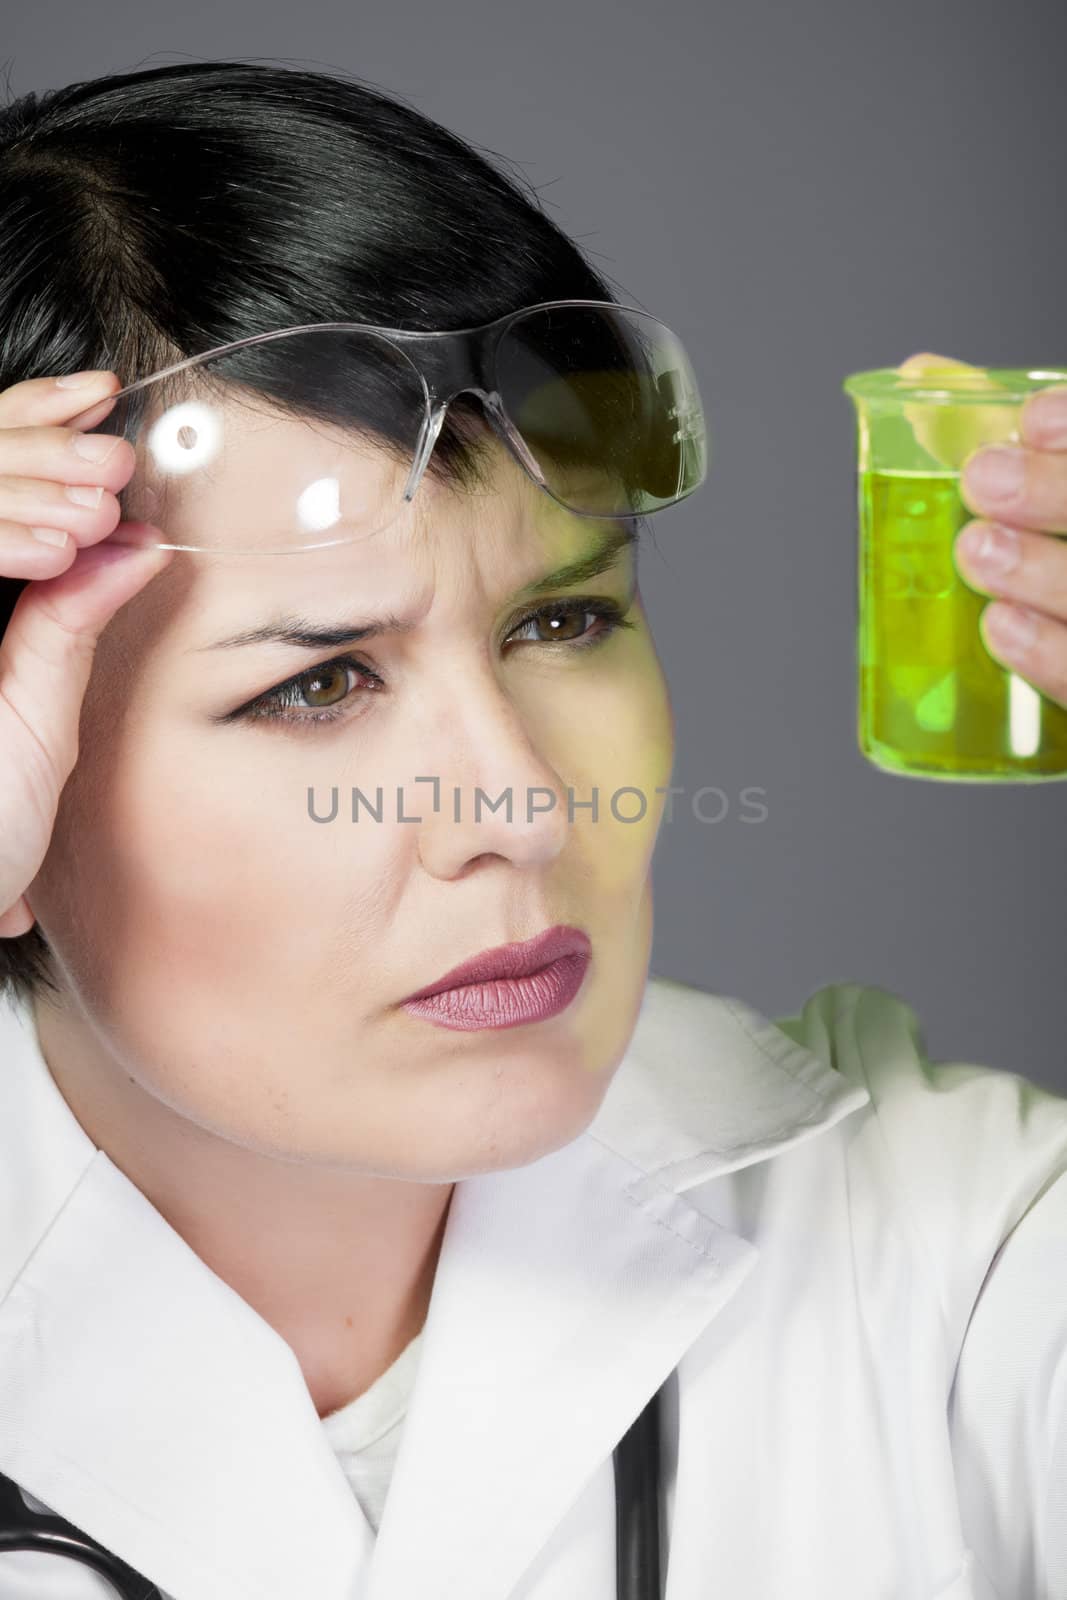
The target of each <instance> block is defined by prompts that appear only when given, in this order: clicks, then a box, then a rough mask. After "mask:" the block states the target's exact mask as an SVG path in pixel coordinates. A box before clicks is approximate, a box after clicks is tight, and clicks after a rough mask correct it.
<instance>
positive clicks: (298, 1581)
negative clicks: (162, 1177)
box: [0, 1006, 374, 1600]
mask: <svg viewBox="0 0 1067 1600" xmlns="http://www.w3.org/2000/svg"><path fill="white" fill-rule="evenodd" d="M0 1038H2V1040H3V1046H4V1049H3V1053H2V1054H3V1059H2V1060H0V1068H2V1072H0V1115H2V1121H0V1145H2V1150H0V1156H2V1174H3V1175H2V1178H0V1200H2V1211H0V1216H2V1218H3V1226H2V1227H0V1234H2V1235H3V1244H2V1246H0V1268H8V1269H9V1268H10V1267H11V1266H12V1264H13V1261H12V1242H13V1239H14V1238H15V1237H16V1236H17V1235H20V1236H21V1237H22V1238H23V1240H24V1243H25V1248H24V1250H23V1254H24V1255H25V1253H26V1250H28V1249H29V1248H30V1243H29V1239H28V1237H27V1230H29V1229H31V1228H32V1229H36V1228H38V1227H41V1226H46V1231H45V1232H44V1234H43V1237H41V1238H40V1240H39V1242H38V1243H37V1245H36V1248H35V1249H33V1250H32V1253H31V1254H30V1255H29V1259H28V1261H26V1262H25V1264H24V1265H22V1266H21V1270H19V1271H18V1272H17V1276H16V1277H15V1281H14V1282H13V1283H12V1284H11V1287H10V1288H9V1289H8V1292H7V1294H6V1296H5V1298H4V1299H3V1302H2V1304H0V1471H3V1472H4V1473H6V1474H7V1476H8V1477H10V1478H13V1479H14V1480H15V1481H16V1482H17V1483H19V1484H20V1485H21V1486H22V1487H23V1488H25V1489H27V1490H28V1491H29V1492H30V1493H31V1494H32V1495H34V1496H35V1497H36V1498H37V1499H39V1500H41V1501H43V1502H44V1503H45V1505H47V1506H48V1507H50V1508H51V1509H52V1510H53V1511H55V1512H57V1513H58V1514H59V1515H60V1516H62V1517H65V1518H66V1519H67V1520H68V1521H70V1522H73V1523H74V1524H75V1525H76V1526H77V1527H79V1528H81V1529H83V1530H84V1531H85V1532H86V1533H88V1534H90V1535H91V1536H92V1537H93V1538H95V1539H98V1540H100V1541H101V1542H102V1543H103V1544H104V1545H106V1546H107V1548H108V1549H110V1550H113V1551H115V1552H116V1553H117V1554H118V1555H120V1556H121V1557H122V1558H123V1559H124V1560H125V1561H127V1562H129V1563H130V1565H131V1566H133V1567H134V1568H135V1569H136V1570H138V1571H139V1572H141V1573H143V1574H144V1575H145V1576H146V1577H147V1578H150V1579H151V1580H152V1581H153V1582H155V1583H156V1584H158V1585H159V1586H160V1587H161V1588H162V1589H163V1590H164V1591H165V1593H167V1594H168V1595H176V1596H179V1597H184V1596H186V1595H195V1596H198V1597H199V1596H204V1597H205V1600H294V1597H296V1596H303V1595H313V1596H314V1597H315V1600H357V1597H359V1600H361V1597H362V1594H363V1592H364V1587H363V1586H364V1583H365V1578H366V1571H367V1564H368V1561H369V1558H370V1554H371V1551H372V1548H373V1542H374V1539H373V1532H372V1530H371V1528H370V1525H369V1524H368V1523H367V1521H366V1518H365V1517H364V1515H363V1513H362V1511H361V1510H360V1509H359V1507H358V1505H357V1504H356V1502H355V1500H354V1499H353V1496H352V1493H351V1490H350V1489H349V1486H348V1484H347V1482H346V1480H345V1477H344V1474H343V1472H342V1471H341V1468H340V1465H339V1463H338V1462H337V1460H336V1458H335V1457H334V1455H333V1453H332V1451H331V1450H330V1448H329V1445H328V1442H327V1440H326V1438H325V1435H324V1433H323V1431H322V1426H321V1423H320V1421H319V1418H318V1416H317V1414H316V1411H315V1407H314V1404H313V1402H312V1400H311V1396H310V1394H309V1391H308V1389H307V1385H306V1383H305V1381H304V1377H303V1374H302V1372H301V1370H300V1367H299V1364H298V1362H297V1360H296V1357H295V1356H294V1354H293V1352H292V1350H291V1348H290V1347H289V1345H288V1344H287V1343H286V1342H285V1341H284V1340H283V1339H282V1338H281V1337H280V1335H279V1334H277V1333H276V1332H275V1331H274V1329H273V1328H272V1327H271V1326H270V1325H269V1324H268V1323H267V1322H266V1321H265V1320H264V1319H263V1318H261V1317H260V1316H259V1315H258V1314H257V1313H256V1312H255V1311H254V1310H253V1309H252V1308H251V1307H250V1306H249V1305H248V1304H247V1303H246V1302H245V1301H244V1300H242V1299H241V1297H240V1296H239V1295H237V1294H236V1293H235V1292H234V1291H233V1290H231V1289H230V1288H229V1286H228V1285H227V1284H226V1283H224V1282H223V1281H222V1279H220V1278H218V1277H217V1276H216V1275H215V1274H214V1273H213V1272H212V1271H211V1270H210V1268H208V1267H207V1266H206V1265H205V1264H204V1263H203V1262H202V1261H201V1260H200V1258H199V1257H198V1256H197V1255H196V1254H195V1252H194V1251H193V1250H191V1249H190V1248H189V1246H188V1245H186V1243H185V1241H184V1240H183V1239H182V1238H181V1236H180V1235H179V1234H178V1233H177V1232H175V1230H174V1229H172V1228H171V1227H170V1225H169V1224H168V1223H167V1222H166V1221H165V1219H164V1218H163V1217H162V1216H161V1215H160V1213H159V1212H158V1211H157V1210H156V1209H155V1207H154V1206H153V1205H152V1204H151V1203H150V1202H149V1201H148V1200H147V1199H146V1198H145V1197H144V1195H142V1193H141V1192H140V1190H139V1189H137V1188H136V1187H135V1186H134V1185H133V1184H132V1183H130V1181H129V1180H128V1179H127V1178H126V1177H125V1175H124V1174H123V1173H122V1172H121V1171H120V1170H119V1169H118V1168H117V1167H116V1166H114V1164H113V1163H112V1162H111V1161H110V1160H109V1159H108V1157H107V1155H106V1154H105V1153H104V1152H103V1151H98V1150H96V1149H95V1147H94V1146H93V1145H92V1143H91V1141H90V1140H89V1139H88V1138H87V1136H86V1135H85V1133H84V1131H83V1130H82V1129H81V1128H80V1126H79V1125H78V1123H77V1122H76V1120H75V1119H74V1117H73V1115H72V1113H71V1112H70V1110H69V1108H68V1107H67V1106H66V1102H65V1101H64V1100H63V1099H62V1097H61V1096H60V1094H59V1091H58V1089H57V1088H56V1085H55V1083H54V1081H53V1080H52V1078H51V1077H50V1075H49V1074H48V1073H47V1069H45V1068H43V1064H42V1063H41V1058H40V1056H39V1053H38V1051H37V1046H36V1041H35V1038H34V1037H33V1036H32V1034H31V1032H30V1031H29V1030H28V1028H27V1026H26V1024H25V1022H24V1023H23V1025H22V1027H21V1028H19V1027H17V1026H13V1019H12V1017H11V1014H10V1013H9V1012H8V1011H7V1010H6V1009H5V1008H4V1007H2V1006H0ZM16 1130H21V1131H25V1130H30V1131H31V1134H32V1137H31V1139H30V1140H29V1141H27V1140H26V1139H24V1138H21V1137H19V1136H17V1134H16ZM50 1157H51V1158H52V1159H51V1160H50V1159H49V1158H50ZM71 1185H72V1187H71ZM65 1186H66V1187H68V1188H69V1193H68V1194H67V1196H66V1198H65V1200H64V1201H63V1203H62V1204H61V1206H60V1209H59V1210H58V1214H56V1215H55V1216H54V1217H53V1218H51V1220H50V1221H49V1222H48V1223H47V1225H46V1221H45V1219H46V1218H48V1217H49V1215H50V1212H49V1208H50V1207H51V1206H52V1205H54V1204H55V1203H56V1201H57V1196H59V1195H60V1194H61V1193H62V1192H63V1190H64V1187H65ZM9 1281H10V1272H9V1271H5V1272H4V1276H3V1279H2V1282H3V1285H4V1286H6V1285H7V1284H8V1282H9Z"/></svg>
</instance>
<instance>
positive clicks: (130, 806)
mask: <svg viewBox="0 0 1067 1600" xmlns="http://www.w3.org/2000/svg"><path fill="white" fill-rule="evenodd" d="M262 744H263V745H264V747H265V748H267V749H270V750H272V752H273V753H272V757H271V759H270V761H269V762H268V763H266V764H264V762H262V761H259V762H254V756H255V753H256V750H257V749H258V747H257V746H251V747H250V746H249V744H248V743H246V742H245V741H242V740H234V741H233V751H234V753H233V754H232V755H231V753H230V751H229V750H228V749H227V748H226V747H225V746H224V745H223V744H222V742H221V741H213V742H212V743H211V744H210V746H208V747H207V748H205V741H204V740H203V739H202V738H200V739H194V738H192V737H190V738H188V739H183V738H182V736H181V735H180V734H178V733H176V732H175V731H174V730H173V729H170V730H169V731H168V732H167V734H166V735H165V737H164V738H162V739H161V740H160V742H159V743H158V745H155V746H154V747H149V746H142V747H140V748H139V749H137V750H136V751H134V750H133V749H132V748H129V749H127V750H126V751H125V752H119V753H117V755H115V756H114V757H113V759H112V760H111V761H110V762H109V764H108V769H107V774H106V778H105V779H103V781H101V780H98V779H95V778H93V776H92V775H91V774H90V773H89V772H88V771H87V770H86V771H83V772H82V774H81V781H80V782H79V783H78V784H77V785H73V786H72V788H71V792H70V794H69V796H66V795H65V797H64V806H63V808H62V816H61V820H60V822H59V823H57V831H56V835H55V838H54V849H53V853H52V854H51V859H50V862H49V870H50V878H51V882H52V884H53V885H54V888H55V894H56V895H57V896H61V897H62V903H59V901H58V900H55V899H54V900H53V911H54V920H55V921H56V923H57V924H58V927H57V937H58V940H59V942H60V943H63V942H66V943H67V944H68V946H73V950H72V955H73V960H72V962H71V963H70V965H71V967H72V970H76V971H78V972H79V973H82V974H87V975H88V974H91V975H92V978H93V980H94V981H93V989H94V992H95V993H97V994H101V995H102V994H103V993H104V992H109V993H111V994H113V995H114V996H116V997H119V996H121V995H126V996H127V997H128V999H129V1001H130V1002H131V1003H132V1002H133V999H134V996H136V995H139V996H140V997H141V1003H142V1004H143V1005H144V1006H146V1007H148V1006H151V1007H153V1008H158V1014H160V1015H165V1014H169V1013H171V1012H172V1011H173V1010H174V1009H175V998H174V996H175V995H176V994H177V993H178V992H179V990H180V993H181V995H182V997H183V998H182V1000H181V1004H180V1009H182V1010H183V1011H184V1009H185V1008H186V1007H188V1009H189V1011H190V1012H192V1011H193V1010H196V1011H198V1013H199V1014H200V1016H201V1017H203V1015H204V1012H205V1011H206V1012H207V1013H208V1014H214V1015H216V1016H218V1015H219V1014H220V1013H221V1012H222V1011H223V1010H224V1009H231V1010H232V1009H233V1008H234V1007H235V1006H236V1007H237V1008H238V1009H240V1008H241V1007H242V1006H249V1007H252V1008H255V1007H256V1006H257V1004H259V1005H260V1007H261V1010H260V1012H259V1014H260V1015H264V1016H265V1015H267V1014H268V1012H269V1013H270V1014H271V1015H273V1016H274V1017H275V1018H277V1017H278V1016H279V1014H284V1013H285V1012H286V1011H287V1010H289V1009H291V1010H292V1011H293V1012H294V1014H295V1013H297V1012H299V1011H300V1010H302V1009H304V1010H306V1007H307V1005H308V1003H309V1001H313V999H314V997H315V995H316V994H318V995H320V996H321V994H322V993H323V991H324V990H329V989H330V988H331V987H332V986H336V987H338V988H340V989H344V990H345V992H346V993H347V994H348V996H349V1000H350V1002H351V1000H352V998H355V999H356V1000H357V1004H358V993H359V991H358V986H357V987H356V989H355V990H353V982H352V980H353V974H354V973H355V972H358V971H360V970H365V968H366V965H367V962H368V959H369V957H370V954H371V952H373V950H374V949H375V947H376V946H380V944H381V940H382V937H383V934H384V932H385V931H386V929H387V926H388V919H389V915H390V910H391V907H392V905H393V903H394V899H395V897H396V895H398V894H399V892H400V883H399V878H400V871H401V864H400V862H399V861H398V859H397V855H396V843H397V841H396V840H395V838H394V837H393V835H392V832H391V830H390V829H388V828H385V827H377V828H369V827H368V828H367V829H366V830H365V831H363V832H361V833H360V836H359V840H358V848H355V845H356V841H355V840H354V839H353V837H352V834H353V832H354V829H352V828H348V827H345V826H344V825H342V822H341V821H338V822H337V823H336V824H334V825H332V826H327V825H323V824H321V823H316V822H314V821H313V820H312V818H311V817H310V816H309V813H308V800H307V791H308V787H309V785H312V786H314V791H315V800H316V806H317V807H318V808H319V810H320V812H321V813H325V811H326V810H327V809H328V805H329V788H330V782H336V781H337V771H336V770H332V771H331V772H330V773H329V776H328V778H327V779H325V780H324V781H320V780H322V774H321V773H318V774H317V773H316V766H318V767H321V766H323V763H322V762H319V763H312V762H311V761H310V760H309V759H304V758H302V756H301V753H300V751H299V750H295V751H291V752H290V753H289V754H288V755H286V756H285V757H284V759H283V758H282V756H281V755H280V754H279V748H280V746H281V741H279V742H278V744H276V745H274V746H271V745H270V742H269V741H268V740H267V739H266V737H264V739H263V740H262ZM75 770H76V772H77V771H78V769H75ZM344 792H346V791H342V798H343V794H344ZM341 815H342V816H343V811H342V813H341ZM89 816H91V817H92V819H93V823H92V834H93V848H92V851H91V852H87V851H85V850H84V848H83V849H82V850H80V851H79V850H78V849H77V834H78V833H79V832H84V829H85V821H86V818H87V817H89ZM408 832H410V830H408ZM403 842H405V843H406V836H405V840H404V841H403ZM268 1002H269V1004H268ZM125 1003H126V1001H123V1004H125ZM368 1009H369V1007H368ZM256 1014H257V1012H256V1010H255V1009H252V1010H251V1011H246V1012H245V1025H246V1026H247V1025H248V1024H249V1023H250V1022H251V1023H252V1024H253V1027H254V1019H255V1016H256ZM179 1026H180V1023H179Z"/></svg>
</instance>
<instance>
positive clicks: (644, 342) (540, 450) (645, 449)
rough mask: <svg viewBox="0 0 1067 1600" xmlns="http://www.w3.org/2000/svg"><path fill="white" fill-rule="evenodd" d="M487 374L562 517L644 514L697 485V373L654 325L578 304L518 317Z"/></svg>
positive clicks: (703, 463) (702, 464)
mask: <svg viewBox="0 0 1067 1600" xmlns="http://www.w3.org/2000/svg"><path fill="white" fill-rule="evenodd" d="M496 374H497V387H498V389H499V391H500V398H501V401H502V403H503V406H504V409H505V411H506V412H507V413H508V416H509V418H510V420H511V422H512V424H513V425H514V426H515V428H517V430H518V431H519V433H520V434H521V435H522V438H523V440H524V442H525V444H526V446H527V448H528V450H529V452H530V454H531V455H532V457H533V458H534V460H535V461H536V462H537V465H538V467H539V468H540V471H541V473H542V475H543V477H544V480H545V484H546V486H547V488H548V489H549V491H550V493H551V494H552V495H553V496H554V497H555V498H556V499H557V500H559V501H560V503H561V504H562V505H565V506H566V507H567V508H568V509H569V510H571V511H577V512H580V513H583V514H586V515H590V516H607V517H625V516H635V515H636V516H640V515H648V514H649V513H650V512H653V511H659V510H661V509H662V508H663V507H664V506H668V505H673V504H674V503H675V502H676V501H678V500H682V499H684V498H685V496H686V495H688V494H692V492H693V490H694V489H696V488H699V486H700V484H701V483H703V481H704V478H705V475H706V471H707V438H706V433H705V422H704V410H703V406H702V404H701V399H700V392H699V390H698V388H697V382H696V377H695V375H694V373H693V369H692V367H691V366H690V363H689V360H688V358H687V356H686V353H685V350H684V349H683V347H682V344H681V342H680V340H679V339H678V338H677V337H676V335H675V334H673V333H672V332H671V330H670V329H669V328H668V327H666V326H665V324H664V323H662V322H660V321H659V320H658V318H656V317H653V316H650V315H648V314H647V313H645V312H638V311H630V310H628V309H627V310H621V309H617V308H615V307H610V308H607V309H604V308H601V307H597V306H582V305H564V306H554V307H551V308H548V309H542V310H535V311H531V312H528V313H525V314H524V315H522V316H521V317H518V318H516V319H515V321H513V322H511V323H509V324H508V325H507V326H506V327H505V329H504V332H503V334H502V336H501V338H500V340H499V343H498V345H497V348H496Z"/></svg>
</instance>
